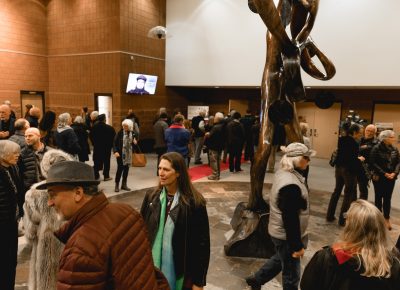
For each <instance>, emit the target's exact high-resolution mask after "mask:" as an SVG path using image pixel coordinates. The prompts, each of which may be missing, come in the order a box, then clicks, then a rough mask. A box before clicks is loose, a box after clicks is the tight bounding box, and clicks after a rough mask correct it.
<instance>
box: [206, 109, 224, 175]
mask: <svg viewBox="0 0 400 290" xmlns="http://www.w3.org/2000/svg"><path fill="white" fill-rule="evenodd" d="M225 136H226V134H225V122H224V115H223V114H222V113H219V112H218V113H216V114H215V117H214V126H213V127H212V128H211V131H210V132H207V133H206V139H205V143H206V145H207V148H208V154H209V155H210V167H211V169H212V175H210V176H209V177H208V179H209V180H219V177H220V163H221V152H222V149H224V145H225Z"/></svg>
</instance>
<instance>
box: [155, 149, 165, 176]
mask: <svg viewBox="0 0 400 290" xmlns="http://www.w3.org/2000/svg"><path fill="white" fill-rule="evenodd" d="M154 150H155V151H156V153H157V176H158V165H159V164H160V158H161V156H162V155H163V154H165V153H166V152H167V147H159V148H154Z"/></svg>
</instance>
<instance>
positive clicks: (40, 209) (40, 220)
mask: <svg viewBox="0 0 400 290" xmlns="http://www.w3.org/2000/svg"><path fill="white" fill-rule="evenodd" d="M39 184H41V183H36V184H34V185H32V187H31V189H30V190H28V192H27V193H26V195H25V203H24V212H25V215H24V228H25V238H26V240H27V242H28V243H29V244H30V245H31V246H32V252H31V258H30V262H29V279H28V289H29V290H55V289H56V284H57V272H58V264H59V260H60V255H61V251H62V249H63V245H62V244H61V242H60V241H59V240H58V239H57V238H56V237H55V236H54V231H56V230H58V229H59V228H60V226H61V222H60V221H59V220H58V219H57V213H56V211H55V210H54V208H53V207H49V206H48V205H47V201H48V195H47V190H38V189H36V186H38V185H39Z"/></svg>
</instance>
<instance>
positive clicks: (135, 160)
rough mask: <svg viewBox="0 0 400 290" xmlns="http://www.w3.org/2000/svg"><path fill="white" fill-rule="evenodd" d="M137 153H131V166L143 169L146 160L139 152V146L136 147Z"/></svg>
mask: <svg viewBox="0 0 400 290" xmlns="http://www.w3.org/2000/svg"><path fill="white" fill-rule="evenodd" d="M137 148H138V152H132V166H133V167H145V166H146V163H147V160H146V156H145V155H144V154H143V153H142V151H141V150H140V147H139V145H137Z"/></svg>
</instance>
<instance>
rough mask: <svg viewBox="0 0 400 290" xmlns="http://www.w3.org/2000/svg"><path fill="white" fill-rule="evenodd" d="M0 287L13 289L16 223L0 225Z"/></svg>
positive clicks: (16, 243)
mask: <svg viewBox="0 0 400 290" xmlns="http://www.w3.org/2000/svg"><path fill="white" fill-rule="evenodd" d="M0 231H1V233H2V236H1V238H0V257H1V258H0V289H1V290H14V284H15V272H16V268H17V253H18V224H17V222H16V221H13V222H10V224H4V225H3V224H2V225H0Z"/></svg>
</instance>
